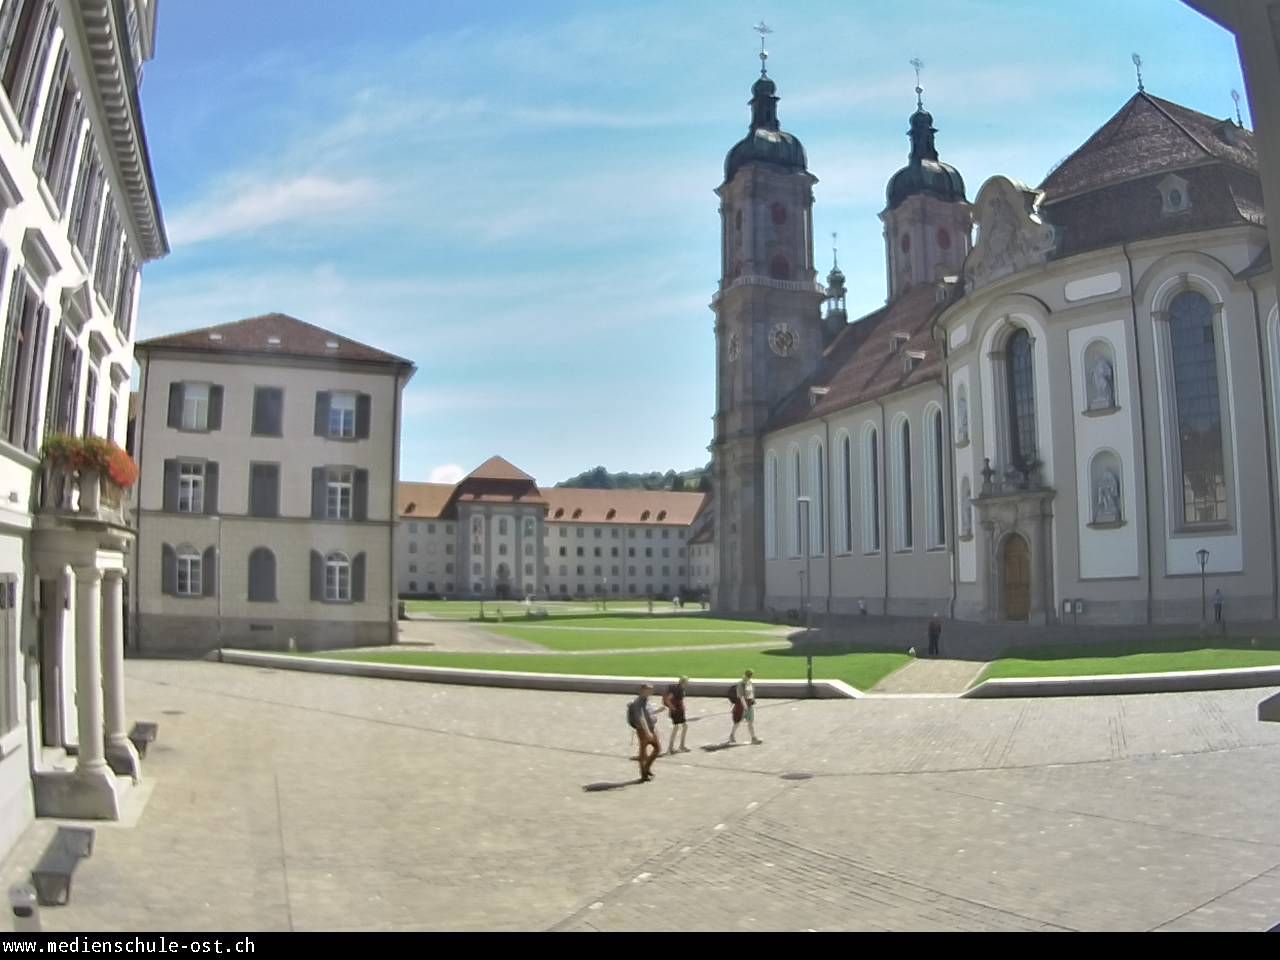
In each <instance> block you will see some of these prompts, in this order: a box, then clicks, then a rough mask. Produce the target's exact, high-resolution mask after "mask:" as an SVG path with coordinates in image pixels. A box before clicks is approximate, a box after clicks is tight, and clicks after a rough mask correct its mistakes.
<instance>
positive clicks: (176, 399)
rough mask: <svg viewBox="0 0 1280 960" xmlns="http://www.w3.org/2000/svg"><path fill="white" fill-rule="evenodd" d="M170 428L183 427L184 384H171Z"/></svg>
mask: <svg viewBox="0 0 1280 960" xmlns="http://www.w3.org/2000/svg"><path fill="white" fill-rule="evenodd" d="M169 426H171V427H173V428H174V429H177V428H178V427H180V426H182V384H180V383H171V384H169Z"/></svg>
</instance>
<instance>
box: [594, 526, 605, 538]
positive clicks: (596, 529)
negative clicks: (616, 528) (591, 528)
mask: <svg viewBox="0 0 1280 960" xmlns="http://www.w3.org/2000/svg"><path fill="white" fill-rule="evenodd" d="M595 533H596V539H597V540H599V539H600V538H601V537H602V536H604V531H603V530H601V529H600V528H599V527H596V528H595Z"/></svg>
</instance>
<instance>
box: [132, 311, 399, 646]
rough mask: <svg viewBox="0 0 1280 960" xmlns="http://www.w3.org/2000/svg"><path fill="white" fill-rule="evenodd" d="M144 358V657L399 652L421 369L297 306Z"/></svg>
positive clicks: (199, 334) (139, 562)
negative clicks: (405, 514) (405, 427)
mask: <svg viewBox="0 0 1280 960" xmlns="http://www.w3.org/2000/svg"><path fill="white" fill-rule="evenodd" d="M138 358H139V364H140V366H141V369H142V381H141V386H140V390H141V398H140V401H141V403H140V409H141V414H140V417H139V420H138V424H137V453H138V458H139V461H140V464H141V467H142V479H141V482H140V486H139V499H138V542H137V550H136V560H135V567H134V569H135V581H134V582H135V583H136V584H137V589H136V591H135V606H134V616H135V618H136V627H137V629H136V638H137V639H136V644H137V649H138V651H139V652H140V653H142V654H144V655H161V654H185V655H200V654H204V653H206V652H208V651H209V650H213V649H216V648H218V647H223V646H234V647H250V648H268V649H288V648H290V647H296V648H297V649H304V650H305V649H326V648H333V647H350V646H361V645H370V644H380V643H390V642H393V641H394V639H395V594H396V590H395V577H394V573H393V570H394V558H393V542H394V527H395V503H396V476H397V473H398V470H399V462H398V457H399V441H398V437H399V432H400V416H401V406H400V403H401V392H402V390H403V389H404V386H405V384H406V383H407V382H408V380H409V378H410V377H411V376H412V374H413V365H412V364H411V363H410V362H409V361H407V360H403V359H401V358H399V357H395V356H393V355H391V354H387V353H383V352H382V351H380V350H375V349H374V348H372V347H368V346H365V345H364V344H359V343H356V342H355V341H352V340H348V339H346V338H344V337H340V336H338V335H337V334H333V333H330V332H328V331H325V330H321V329H320V328H318V327H314V326H311V325H310V324H306V323H303V322H302V321H300V320H297V319H295V318H292V317H288V316H284V315H281V314H270V315H267V316H263V317H256V318H252V319H249V320H243V321H239V322H237V323H232V324H225V325H222V326H219V327H213V328H210V329H207V330H199V331H194V332H191V333H184V334H177V335H174V336H170V337H162V338H158V339H155V340H149V341H146V342H144V343H140V344H139V345H138Z"/></svg>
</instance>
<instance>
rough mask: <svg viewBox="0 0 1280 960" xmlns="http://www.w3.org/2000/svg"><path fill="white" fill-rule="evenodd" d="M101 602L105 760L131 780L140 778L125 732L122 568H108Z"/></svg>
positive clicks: (136, 761) (136, 754) (130, 744)
mask: <svg viewBox="0 0 1280 960" xmlns="http://www.w3.org/2000/svg"><path fill="white" fill-rule="evenodd" d="M104 579H105V580H106V588H105V590H104V591H103V598H102V600H103V603H102V627H103V629H102V692H103V697H104V699H105V721H106V727H105V734H106V758H107V764H108V765H109V766H110V767H111V769H112V770H113V771H115V772H116V773H117V774H120V775H122V776H130V777H132V778H133V782H134V783H137V782H138V780H139V779H140V774H141V764H140V763H139V761H138V752H137V750H136V749H135V748H134V746H133V744H132V743H131V742H130V741H129V738H128V736H127V735H126V734H125V710H124V571H123V570H108V571H106V574H105V577H104Z"/></svg>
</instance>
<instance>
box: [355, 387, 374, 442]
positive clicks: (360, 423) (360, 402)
mask: <svg viewBox="0 0 1280 960" xmlns="http://www.w3.org/2000/svg"><path fill="white" fill-rule="evenodd" d="M372 413H373V398H372V397H370V396H369V394H367V393H362V394H359V395H358V396H357V397H356V436H357V437H358V438H360V439H361V440H367V439H368V438H369V420H370V417H371V416H372Z"/></svg>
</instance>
